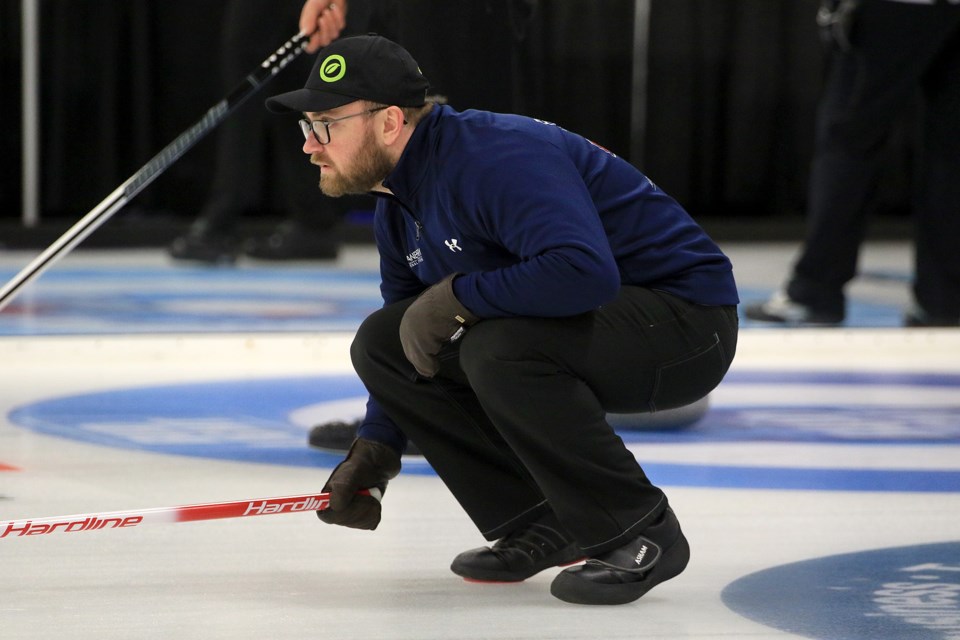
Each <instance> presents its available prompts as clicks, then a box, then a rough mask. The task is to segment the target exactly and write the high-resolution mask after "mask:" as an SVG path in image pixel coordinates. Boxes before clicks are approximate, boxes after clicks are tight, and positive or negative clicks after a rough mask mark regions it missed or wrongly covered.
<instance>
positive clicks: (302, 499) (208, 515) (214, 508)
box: [0, 488, 381, 539]
mask: <svg viewBox="0 0 960 640" xmlns="http://www.w3.org/2000/svg"><path fill="white" fill-rule="evenodd" d="M358 495H368V496H373V497H375V498H376V499H377V500H379V499H380V497H381V493H380V490H379V489H376V488H371V489H364V490H362V491H359V492H358ZM329 505H330V494H329V493H311V494H305V495H298V496H285V497H282V498H263V499H256V500H236V501H232V502H210V503H205V504H188V505H182V506H179V507H155V508H151V509H140V510H130V511H109V512H105V513H84V514H77V515H72V516H55V517H47V518H25V519H22V520H7V521H0V539H3V538H20V537H29V536H42V535H49V534H52V533H77V532H80V531H99V530H103V529H129V528H132V527H139V526H141V525H145V524H161V523H166V524H170V523H175V522H196V521H198V520H219V519H221V518H247V517H250V516H266V515H273V514H278V513H298V512H301V511H322V510H324V509H326V508H327V507H328V506H329Z"/></svg>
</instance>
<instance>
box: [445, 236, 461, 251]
mask: <svg viewBox="0 0 960 640" xmlns="http://www.w3.org/2000/svg"><path fill="white" fill-rule="evenodd" d="M457 242H458V240H457V239H456V238H450V239H449V240H444V241H443V244H445V245H447V249H450V251H453V252H454V253H456V252H457V251H463V247H461V246H460V245H458V244H457Z"/></svg>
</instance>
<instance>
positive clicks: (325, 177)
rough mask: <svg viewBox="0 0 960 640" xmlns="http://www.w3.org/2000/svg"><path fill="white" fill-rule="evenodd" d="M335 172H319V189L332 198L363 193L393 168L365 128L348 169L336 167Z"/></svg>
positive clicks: (371, 133) (379, 181)
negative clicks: (357, 150) (360, 142)
mask: <svg viewBox="0 0 960 640" xmlns="http://www.w3.org/2000/svg"><path fill="white" fill-rule="evenodd" d="M337 169H338V170H337V172H336V173H331V172H326V171H321V172H320V190H321V191H322V192H323V193H324V194H325V195H328V196H330V197H332V198H338V197H340V196H345V195H363V194H366V193H369V192H370V190H371V189H373V188H374V187H376V186H378V185H379V184H380V183H381V182H383V179H384V178H386V177H387V175H389V173H390V171H391V170H392V169H393V165H392V164H391V162H390V159H389V158H388V157H387V153H386V151H385V150H384V149H381V148H380V147H378V146H377V144H376V142H375V141H374V137H373V132H372V131H371V130H369V129H368V130H367V131H366V133H365V134H364V140H363V144H362V145H360V151H359V153H357V156H356V158H354V160H353V166H352V167H350V169H348V170H344V169H343V168H342V167H338V168H337Z"/></svg>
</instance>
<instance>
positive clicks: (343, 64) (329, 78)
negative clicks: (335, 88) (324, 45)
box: [320, 54, 347, 82]
mask: <svg viewBox="0 0 960 640" xmlns="http://www.w3.org/2000/svg"><path fill="white" fill-rule="evenodd" d="M346 72H347V61H346V60H344V59H343V56H341V55H336V54H334V55H332V56H327V59H326V60H324V61H323V64H321V65H320V79H321V80H323V81H324V82H336V81H337V80H339V79H340V78H342V77H343V74H345V73H346Z"/></svg>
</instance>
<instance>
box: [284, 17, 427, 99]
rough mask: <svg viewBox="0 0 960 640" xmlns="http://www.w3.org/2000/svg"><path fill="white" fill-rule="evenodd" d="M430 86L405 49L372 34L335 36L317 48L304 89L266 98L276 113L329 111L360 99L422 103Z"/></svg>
mask: <svg viewBox="0 0 960 640" xmlns="http://www.w3.org/2000/svg"><path fill="white" fill-rule="evenodd" d="M429 87H430V83H429V82H427V79H426V78H424V77H423V74H422V73H421V72H420V67H419V66H418V65H417V61H416V60H414V59H413V57H412V56H411V55H410V54H409V53H408V52H407V50H406V49H404V48H403V47H401V46H400V45H398V44H397V43H395V42H392V41H390V40H387V39H386V38H384V37H382V36H378V35H376V34H369V35H365V36H353V37H350V38H341V39H339V40H334V41H333V42H332V43H330V44H329V45H327V46H326V47H324V48H323V49H322V50H321V51H320V52H319V53H318V54H317V61H316V63H314V65H313V70H312V71H311V72H310V77H309V78H307V84H306V86H304V88H303V89H297V90H296V91H288V92H287V93H281V94H280V95H278V96H273V97H272V98H268V99H267V102H266V104H267V108H268V109H269V110H270V111H273V112H274V113H286V112H289V111H300V112H304V111H327V110H328V109H334V108H336V107H340V106H343V105H345V104H348V103H350V102H354V101H355V100H369V101H370V102H378V103H380V104H387V105H395V106H398V107H419V106H422V105H423V104H425V103H426V95H427V89H428V88H429Z"/></svg>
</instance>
